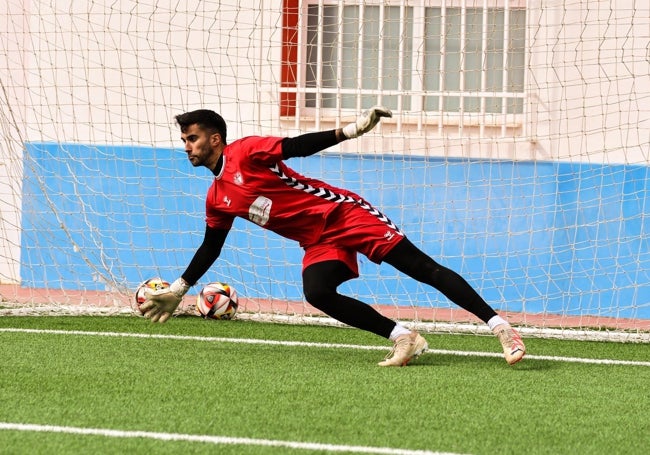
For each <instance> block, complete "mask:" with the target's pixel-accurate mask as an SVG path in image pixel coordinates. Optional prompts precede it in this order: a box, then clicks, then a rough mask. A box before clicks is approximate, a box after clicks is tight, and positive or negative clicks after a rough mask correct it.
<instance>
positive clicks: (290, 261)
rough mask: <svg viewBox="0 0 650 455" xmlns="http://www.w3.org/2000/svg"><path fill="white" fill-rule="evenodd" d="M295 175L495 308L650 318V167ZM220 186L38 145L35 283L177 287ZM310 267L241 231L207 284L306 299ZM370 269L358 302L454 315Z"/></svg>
mask: <svg viewBox="0 0 650 455" xmlns="http://www.w3.org/2000/svg"><path fill="white" fill-rule="evenodd" d="M289 164H290V165H291V166H292V167H293V168H295V169H296V170H298V171H300V172H303V173H305V174H308V175H310V176H314V177H320V178H323V179H325V180H327V181H328V182H330V183H332V184H334V185H337V186H343V187H346V188H349V189H351V190H354V191H357V192H359V193H361V194H362V195H363V196H364V197H365V198H366V199H368V200H369V201H371V202H372V203H373V204H374V205H375V206H377V207H379V208H381V209H382V210H383V211H384V212H385V213H386V214H387V215H388V216H389V217H390V218H391V219H392V220H393V221H395V222H396V223H397V224H398V225H399V226H400V227H401V228H402V229H403V230H404V231H405V232H406V234H407V235H408V236H409V237H410V238H411V240H412V241H413V242H414V243H416V244H418V245H420V246H422V248H423V250H425V251H426V252H428V253H429V254H430V255H431V256H433V257H434V258H436V259H437V260H439V261H440V262H441V263H443V264H445V265H447V266H449V267H451V268H452V269H454V270H456V271H458V272H460V273H461V274H462V275H463V276H464V277H465V278H467V279H468V281H469V282H470V283H471V284H472V285H473V286H475V287H476V288H477V289H478V290H479V291H480V292H481V294H482V295H483V296H484V297H485V298H486V300H488V301H489V302H490V303H491V304H493V305H494V306H495V307H497V308H500V309H508V310H510V311H527V312H532V313H538V312H542V311H544V312H550V313H557V314H568V315H572V314H575V315H578V314H591V315H598V316H616V317H635V318H650V241H649V240H648V236H649V234H648V233H649V232H650V230H649V228H650V198H649V189H650V178H649V177H650V175H649V173H648V172H649V171H648V169H649V168H648V167H641V166H623V165H620V166H603V165H594V164H576V163H574V164H571V163H551V162H510V161H480V160H464V159H463V160H461V159H459V160H449V159H441V158H405V157H401V156H399V157H393V158H391V157H388V156H379V157H377V156H361V157H358V156H355V157H352V156H340V155H334V154H329V155H328V154H322V155H318V156H314V157H310V158H304V159H293V160H291V161H290V162H289ZM210 182H211V176H210V175H209V174H208V172H207V170H205V169H204V168H199V169H194V168H192V166H191V165H190V164H189V163H188V161H187V159H186V156H185V154H184V153H181V152H179V151H178V150H168V149H150V148H140V147H108V146H85V145H72V144H48V143H31V144H28V146H27V148H26V157H25V179H24V182H23V194H24V197H23V233H24V234H23V237H22V258H21V263H22V268H21V276H22V279H23V285H24V286H35V287H40V286H43V285H44V284H45V283H47V285H48V286H50V287H56V288H64V289H106V288H111V287H117V288H120V287H124V286H128V287H133V286H135V284H136V283H137V282H139V281H141V280H142V279H144V278H148V277H150V276H155V275H161V276H163V277H165V278H167V279H174V278H175V277H177V276H178V275H179V274H180V273H182V271H183V270H184V269H185V267H186V265H187V263H188V262H189V260H190V259H191V257H192V255H193V253H194V251H195V249H196V247H197V246H198V245H199V244H200V242H201V239H202V236H203V229H204V195H205V191H206V190H207V188H208V187H209V185H210ZM145 208H146V209H145ZM178 213H184V214H185V215H181V216H179V215H178ZM300 259H301V250H300V249H299V248H298V247H297V246H296V245H294V244H293V243H292V242H288V241H286V240H284V239H281V238H279V237H277V236H276V235H274V234H272V233H268V232H266V231H263V230H262V229H260V228H258V227H256V226H254V225H252V224H250V223H247V222H245V221H244V220H237V221H236V223H235V229H234V230H233V231H232V232H231V234H230V236H229V238H228V240H227V248H226V249H225V250H224V253H223V254H222V257H221V258H220V260H219V261H218V262H217V263H216V264H215V266H214V267H213V269H211V271H210V272H209V273H208V274H207V275H206V277H204V280H202V282H203V281H205V282H207V281H210V280H213V279H224V280H226V281H230V282H232V283H236V284H237V287H238V288H239V290H240V292H241V293H243V294H245V295H247V296H249V297H269V296H272V297H275V298H279V299H291V300H296V299H300V298H301V290H300V289H301V288H300ZM360 262H361V273H362V279H360V280H355V281H354V282H351V283H349V284H346V287H347V289H346V291H347V292H353V293H355V294H357V295H358V296H360V297H361V298H362V299H364V300H367V301H377V302H378V303H391V302H392V303H397V304H404V305H417V304H423V305H426V306H429V305H437V306H444V307H447V306H449V302H447V301H446V299H445V298H444V297H442V296H440V295H439V294H438V293H437V292H435V291H432V290H430V289H426V288H425V287H423V286H421V285H419V284H417V283H414V282H413V281H412V280H410V279H407V278H405V277H403V276H401V277H400V276H396V275H395V272H394V270H393V269H391V268H390V267H389V266H386V265H384V266H381V267H378V266H376V265H374V264H372V263H370V262H369V261H368V260H366V259H365V258H363V257H360ZM371 296H374V298H373V299H371V298H370V297H371Z"/></svg>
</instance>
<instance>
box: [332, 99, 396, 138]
mask: <svg viewBox="0 0 650 455" xmlns="http://www.w3.org/2000/svg"><path fill="white" fill-rule="evenodd" d="M392 116H393V113H392V112H391V111H390V110H389V109H387V108H385V107H383V106H374V107H371V108H370V109H368V110H367V111H365V112H364V113H363V114H361V115H360V116H359V118H358V119H357V121H356V122H354V123H350V124H349V125H346V126H344V127H343V129H342V131H343V135H344V136H345V137H346V138H348V139H353V138H355V137H359V136H361V135H362V134H366V133H367V132H368V131H370V130H371V129H373V128H374V127H375V125H377V123H379V120H380V119H381V118H382V117H388V118H390V117H392Z"/></svg>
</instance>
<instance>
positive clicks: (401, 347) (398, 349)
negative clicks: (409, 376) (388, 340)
mask: <svg viewBox="0 0 650 455" xmlns="http://www.w3.org/2000/svg"><path fill="white" fill-rule="evenodd" d="M427 349H429V345H428V344H427V340H425V339H424V338H423V337H422V335H420V334H419V333H417V332H411V333H410V334H408V335H401V336H398V337H397V339H396V340H395V343H394V344H393V349H392V350H391V351H390V352H389V353H388V355H387V356H386V359H385V360H382V361H381V362H379V363H378V365H379V366H382V367H404V366H406V364H407V363H409V362H410V361H411V360H413V359H416V358H417V357H419V356H420V354H422V353H423V352H424V351H426V350H427Z"/></svg>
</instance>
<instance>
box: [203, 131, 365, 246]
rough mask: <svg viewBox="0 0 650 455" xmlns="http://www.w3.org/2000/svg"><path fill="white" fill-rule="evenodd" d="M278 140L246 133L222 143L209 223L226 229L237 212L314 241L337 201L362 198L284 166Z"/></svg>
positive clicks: (306, 241) (267, 226) (209, 197)
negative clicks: (219, 167) (225, 143)
mask: <svg viewBox="0 0 650 455" xmlns="http://www.w3.org/2000/svg"><path fill="white" fill-rule="evenodd" d="M282 139H283V138H280V137H256V136H251V137H246V138H243V139H239V140H237V141H235V142H233V143H231V144H229V145H227V146H226V147H225V148H224V151H223V165H222V168H221V172H220V173H219V174H218V175H217V176H216V177H215V179H214V182H213V183H212V186H211V187H210V189H209V190H208V195H207V198H206V221H207V223H208V226H210V227H211V228H215V229H230V228H231V226H232V223H233V220H234V218H235V217H237V216H238V217H241V218H244V219H248V220H250V221H252V222H253V223H255V224H257V225H259V226H262V227H263V228H265V229H269V230H271V231H273V232H275V233H277V234H279V235H281V236H283V237H286V238H288V239H292V240H296V241H298V242H300V244H301V245H308V244H313V243H315V242H316V241H317V240H318V238H319V237H320V234H321V232H322V230H323V227H324V225H325V220H326V218H327V216H328V214H329V213H330V212H331V211H332V210H334V208H335V207H336V206H337V204H339V203H342V202H349V203H353V202H357V201H360V200H361V198H360V197H359V196H358V195H357V194H355V193H353V192H351V191H348V190H345V189H342V188H337V187H334V186H332V185H329V184H327V183H325V182H323V181H320V180H316V179H312V178H308V177H305V176H303V175H301V174H299V173H297V172H296V171H294V170H292V169H291V168H289V167H287V166H286V165H285V164H284V162H283V161H282Z"/></svg>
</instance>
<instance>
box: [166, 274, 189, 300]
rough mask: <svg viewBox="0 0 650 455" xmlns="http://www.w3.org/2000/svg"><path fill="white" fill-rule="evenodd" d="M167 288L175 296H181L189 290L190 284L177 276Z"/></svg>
mask: <svg viewBox="0 0 650 455" xmlns="http://www.w3.org/2000/svg"><path fill="white" fill-rule="evenodd" d="M169 290H170V291H171V292H173V293H174V294H175V295H176V296H177V297H181V298H182V297H183V296H184V295H185V294H187V291H189V290H190V285H189V284H187V282H186V281H185V280H184V279H183V278H178V279H177V280H176V281H174V282H173V283H172V284H171V285H170V286H169Z"/></svg>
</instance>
